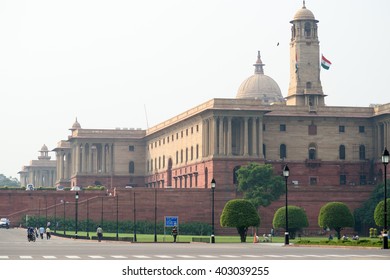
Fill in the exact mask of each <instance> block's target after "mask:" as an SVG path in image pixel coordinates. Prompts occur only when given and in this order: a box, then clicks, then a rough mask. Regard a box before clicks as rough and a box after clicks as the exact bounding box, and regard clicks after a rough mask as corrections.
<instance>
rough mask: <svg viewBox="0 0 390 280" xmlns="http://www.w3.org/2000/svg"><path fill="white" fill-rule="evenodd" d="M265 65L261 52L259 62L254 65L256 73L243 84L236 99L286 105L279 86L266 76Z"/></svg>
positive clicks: (258, 55)
mask: <svg viewBox="0 0 390 280" xmlns="http://www.w3.org/2000/svg"><path fill="white" fill-rule="evenodd" d="M264 65H265V64H263V62H262V61H261V57H260V51H259V52H258V54H257V61H256V63H255V64H253V66H255V73H254V74H253V75H252V76H250V77H249V78H248V79H246V80H245V81H243V82H242V84H241V86H240V87H239V89H238V92H237V96H236V98H238V99H255V100H260V101H261V104H262V105H271V104H283V103H285V100H284V98H283V96H282V92H281V91H280V88H279V86H278V84H277V83H276V82H275V81H274V80H273V79H272V78H271V77H269V76H267V75H264V69H263V67H264Z"/></svg>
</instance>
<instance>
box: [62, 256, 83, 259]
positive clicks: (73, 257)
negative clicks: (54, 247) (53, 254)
mask: <svg viewBox="0 0 390 280" xmlns="http://www.w3.org/2000/svg"><path fill="white" fill-rule="evenodd" d="M65 257H66V258H68V259H80V257H79V256H65Z"/></svg>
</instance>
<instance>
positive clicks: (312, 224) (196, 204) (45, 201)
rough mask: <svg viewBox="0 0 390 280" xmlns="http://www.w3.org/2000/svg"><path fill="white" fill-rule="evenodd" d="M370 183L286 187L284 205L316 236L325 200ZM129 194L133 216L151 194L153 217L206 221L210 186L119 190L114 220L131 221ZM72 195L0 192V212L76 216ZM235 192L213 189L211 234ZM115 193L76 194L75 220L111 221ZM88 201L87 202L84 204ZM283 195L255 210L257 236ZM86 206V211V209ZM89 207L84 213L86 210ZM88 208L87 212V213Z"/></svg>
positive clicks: (351, 200)
mask: <svg viewBox="0 0 390 280" xmlns="http://www.w3.org/2000/svg"><path fill="white" fill-rule="evenodd" d="M373 188H374V187H373V186H344V187H318V186H306V187H304V186H298V187H290V188H289V195H288V198H289V205H296V206H300V207H303V208H304V209H305V211H306V213H307V215H308V219H309V228H308V229H306V232H307V233H310V234H316V233H318V232H319V231H320V230H321V229H320V228H319V227H318V222H317V219H318V213H319V210H320V208H321V207H322V206H323V205H324V204H325V203H327V202H331V201H341V202H344V203H346V204H347V205H348V206H349V207H350V209H351V211H353V210H354V209H355V208H357V207H360V206H361V204H362V203H363V202H364V201H365V200H367V198H368V197H369V195H370V193H371V191H372V189H373ZM134 193H135V194H136V215H137V220H138V221H140V220H150V221H154V210H155V195H157V197H156V201H157V220H158V221H163V220H164V216H171V215H172V216H179V222H180V223H183V222H189V221H202V222H206V223H211V189H150V188H133V189H129V190H118V192H117V194H118V209H119V211H118V217H119V220H133V214H134V212H133V210H134V203H133V201H134ZM74 195H75V193H74V192H70V191H32V192H28V191H0V216H1V217H9V218H10V219H11V222H13V223H14V225H15V223H16V222H18V221H20V218H21V217H22V216H23V215H26V214H28V215H41V216H45V215H47V216H49V217H50V216H57V217H59V219H61V218H62V217H63V214H64V204H63V203H62V201H65V202H66V203H65V214H66V217H68V218H74V217H75V198H74ZM236 197H237V195H236V193H235V192H234V191H228V190H226V189H216V191H215V226H216V234H222V233H224V232H225V233H226V232H229V233H234V232H235V231H232V230H225V229H222V228H220V226H219V217H220V214H221V212H222V209H223V207H224V205H225V203H226V202H227V201H228V200H230V199H234V198H236ZM116 199H117V198H116V197H114V196H109V195H107V194H106V193H105V192H100V191H82V192H80V198H79V204H78V213H79V220H83V219H86V218H87V214H88V216H89V218H90V219H93V220H95V221H96V222H99V221H100V219H101V215H102V209H103V219H104V220H114V221H115V220H116V213H117V210H116V209H117V208H116V205H117V201H116ZM87 200H88V206H87ZM284 204H285V196H284V195H283V196H282V197H281V198H280V199H279V200H278V201H276V202H274V203H273V204H272V205H270V206H269V207H266V208H263V207H262V208H260V210H259V212H260V216H261V227H260V229H259V234H263V233H269V231H270V229H271V227H272V219H273V215H274V213H275V211H276V210H277V209H278V208H279V207H282V206H284ZM87 207H88V209H87ZM87 210H88V211H87ZM87 212H88V213H87Z"/></svg>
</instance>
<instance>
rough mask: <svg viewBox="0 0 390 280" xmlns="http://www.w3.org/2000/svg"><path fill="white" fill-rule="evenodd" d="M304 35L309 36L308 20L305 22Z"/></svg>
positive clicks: (309, 25) (309, 26)
mask: <svg viewBox="0 0 390 280" xmlns="http://www.w3.org/2000/svg"><path fill="white" fill-rule="evenodd" d="M304 32H305V37H310V36H311V23H310V22H305V31H304Z"/></svg>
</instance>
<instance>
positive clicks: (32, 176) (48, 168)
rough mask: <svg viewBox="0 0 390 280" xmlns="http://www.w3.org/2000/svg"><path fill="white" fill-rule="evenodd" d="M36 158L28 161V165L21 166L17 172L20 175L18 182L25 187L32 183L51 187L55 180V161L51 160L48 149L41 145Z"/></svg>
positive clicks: (36, 185) (37, 185)
mask: <svg viewBox="0 0 390 280" xmlns="http://www.w3.org/2000/svg"><path fill="white" fill-rule="evenodd" d="M39 153H40V156H38V160H32V161H30V165H26V166H23V168H22V170H21V171H19V172H18V174H19V175H20V184H21V186H22V187H25V186H27V185H29V184H32V185H33V186H35V187H53V186H55V182H56V180H57V177H56V169H57V168H56V163H57V162H56V161H55V160H51V157H50V156H49V150H48V148H47V146H46V145H43V146H42V148H41V150H40V151H39Z"/></svg>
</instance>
